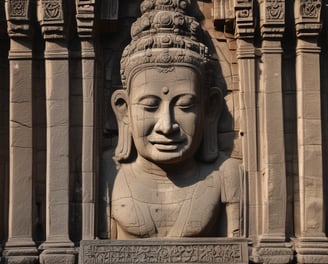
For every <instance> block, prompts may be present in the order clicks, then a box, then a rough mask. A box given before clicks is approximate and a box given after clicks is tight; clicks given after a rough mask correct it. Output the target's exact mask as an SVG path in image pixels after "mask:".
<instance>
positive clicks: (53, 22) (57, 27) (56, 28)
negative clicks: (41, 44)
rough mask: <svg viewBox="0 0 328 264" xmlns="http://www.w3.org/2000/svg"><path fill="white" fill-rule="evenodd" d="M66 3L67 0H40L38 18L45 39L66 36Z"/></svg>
mask: <svg viewBox="0 0 328 264" xmlns="http://www.w3.org/2000/svg"><path fill="white" fill-rule="evenodd" d="M65 3H66V2H65V0H39V1H38V20H39V22H40V25H41V29H42V34H43V38H44V39H45V40H48V41H53V40H58V39H65V38H66V31H65V29H66V28H68V27H66V26H65V12H64V11H65Z"/></svg>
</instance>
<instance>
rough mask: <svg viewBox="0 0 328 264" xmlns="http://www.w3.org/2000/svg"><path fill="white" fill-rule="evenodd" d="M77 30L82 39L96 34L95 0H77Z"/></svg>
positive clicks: (90, 37)
mask: <svg viewBox="0 0 328 264" xmlns="http://www.w3.org/2000/svg"><path fill="white" fill-rule="evenodd" d="M75 4H76V22H77V32H78V34H79V37H80V38H81V39H92V38H93V35H94V20H95V0H75Z"/></svg>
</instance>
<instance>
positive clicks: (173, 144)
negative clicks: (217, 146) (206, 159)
mask: <svg viewBox="0 0 328 264" xmlns="http://www.w3.org/2000/svg"><path fill="white" fill-rule="evenodd" d="M201 91H202V89H201V87H200V81H199V77H198V74H197V73H196V72H195V71H194V70H192V69H191V68H187V67H175V68H174V69H173V70H172V71H169V72H161V71H160V70H159V69H156V68H155V69H146V70H143V71H141V72H138V73H137V74H136V75H135V76H134V78H133V79H132V80H131V83H130V96H129V106H130V107H129V121H130V129H131V134H132V138H133V141H134V144H135V147H136V149H137V152H138V154H139V155H141V156H142V157H143V158H145V159H147V160H150V161H153V162H155V163H158V164H162V163H163V164H166V163H177V162H182V161H185V160H187V159H189V158H192V157H193V156H194V155H195V153H196V151H197V149H198V148H199V145H200V141H201V138H202V135H203V130H202V129H201V128H202V127H203V125H202V123H203V119H204V98H203V97H204V96H203V95H202V93H201Z"/></svg>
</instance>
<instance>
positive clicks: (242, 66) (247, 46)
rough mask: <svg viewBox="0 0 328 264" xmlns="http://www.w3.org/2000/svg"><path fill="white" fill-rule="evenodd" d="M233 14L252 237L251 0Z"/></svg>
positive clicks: (254, 179)
mask: <svg viewBox="0 0 328 264" xmlns="http://www.w3.org/2000/svg"><path fill="white" fill-rule="evenodd" d="M234 8H235V16H236V32H235V35H236V38H237V58H238V68H239V86H240V89H239V90H240V94H239V100H240V116H241V118H240V132H241V135H243V136H242V137H241V139H242V153H243V165H244V169H245V172H246V173H245V174H246V175H247V178H248V186H249V199H248V212H246V213H248V216H247V218H248V222H249V223H253V224H249V226H248V228H246V230H247V231H248V234H247V235H248V236H249V237H251V238H252V239H253V238H255V237H256V234H257V228H258V225H259V224H258V222H259V219H258V217H257V215H258V213H257V210H258V208H257V206H256V205H257V204H258V197H257V196H258V191H257V186H258V183H257V182H258V179H257V170H258V168H257V167H258V165H257V128H256V126H257V124H256V123H257V121H256V73H255V48H254V44H253V40H254V17H253V15H254V7H253V1H249V0H244V1H239V0H235V1H234Z"/></svg>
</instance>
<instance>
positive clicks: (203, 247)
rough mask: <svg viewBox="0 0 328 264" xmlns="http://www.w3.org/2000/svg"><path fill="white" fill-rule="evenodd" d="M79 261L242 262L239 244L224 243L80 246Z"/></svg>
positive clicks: (243, 258)
mask: <svg viewBox="0 0 328 264" xmlns="http://www.w3.org/2000/svg"><path fill="white" fill-rule="evenodd" d="M80 254H81V259H80V260H81V261H82V263H85V264H89V263H90V264H91V263H95V262H96V263H99V264H104V263H109V264H110V263H244V261H245V252H243V246H242V244H241V243H240V242H239V243H238V242H237V243H236V242H234V243H229V242H227V243H225V244H211V243H206V244H204V243H202V244H193V245H191V244H179V245H163V244H159V243H155V244H153V245H148V244H145V245H129V244H121V245H111V244H110V243H106V244H104V243H102V244H99V245H97V244H93V245H83V246H82V247H81V253H80Z"/></svg>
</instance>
